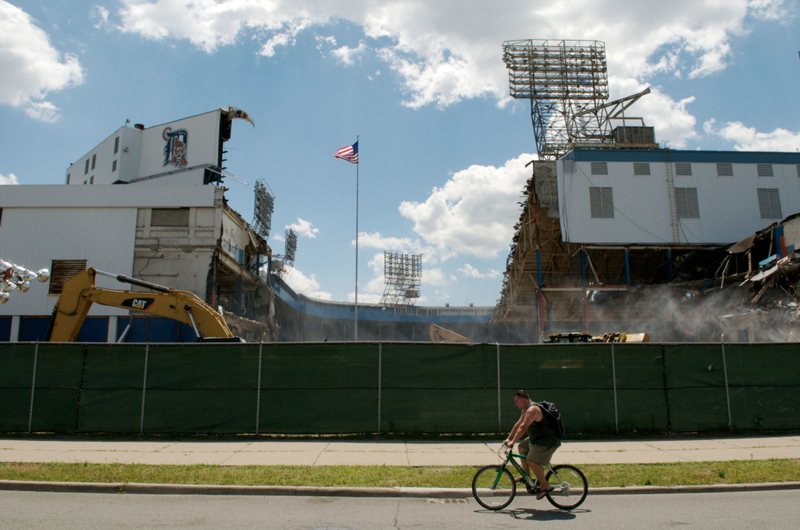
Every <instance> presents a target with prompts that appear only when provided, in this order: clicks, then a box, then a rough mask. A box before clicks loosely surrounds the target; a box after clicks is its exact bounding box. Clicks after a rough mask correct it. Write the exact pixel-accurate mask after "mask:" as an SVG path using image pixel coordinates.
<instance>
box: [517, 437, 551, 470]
mask: <svg viewBox="0 0 800 530" xmlns="http://www.w3.org/2000/svg"><path fill="white" fill-rule="evenodd" d="M517 447H518V448H517V450H518V451H519V453H520V454H522V455H525V460H527V461H528V462H533V463H534V464H539V465H540V466H546V465H547V464H549V463H550V459H551V458H553V453H555V452H556V449H558V447H542V446H541V445H531V443H530V438H525V439H524V440H522V441H521V442H520V443H519V445H518V446H517Z"/></svg>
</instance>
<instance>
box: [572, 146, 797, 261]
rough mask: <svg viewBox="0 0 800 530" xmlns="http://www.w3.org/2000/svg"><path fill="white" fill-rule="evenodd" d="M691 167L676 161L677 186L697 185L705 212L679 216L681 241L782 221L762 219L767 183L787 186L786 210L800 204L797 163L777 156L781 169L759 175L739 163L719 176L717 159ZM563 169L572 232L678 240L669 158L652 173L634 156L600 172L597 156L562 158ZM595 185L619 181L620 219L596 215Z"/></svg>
mask: <svg viewBox="0 0 800 530" xmlns="http://www.w3.org/2000/svg"><path fill="white" fill-rule="evenodd" d="M723 154H724V153H723ZM661 156H663V155H661ZM637 161H638V160H637ZM691 167H692V175H691V176H677V175H675V173H674V166H673V179H674V186H675V187H676V188H696V189H697V196H698V203H699V211H700V218H699V219H680V220H679V239H680V243H681V244H686V243H689V244H725V243H733V242H736V241H738V240H740V239H742V238H744V237H747V236H748V235H750V234H753V233H754V232H756V231H758V230H761V229H763V228H765V227H767V226H769V225H770V224H772V223H773V222H775V221H780V219H761V216H760V212H759V208H758V197H757V190H758V189H759V188H772V189H778V190H779V193H780V200H781V210H782V214H783V217H784V218H785V217H788V216H789V215H792V214H794V213H797V212H800V182H798V180H799V179H798V177H797V172H796V171H797V169H796V166H795V165H793V164H773V170H774V175H775V176H774V177H758V175H757V172H756V165H755V164H741V163H739V164H737V163H734V164H733V173H734V176H733V177H718V176H717V168H716V163H697V162H695V163H692V166H691ZM557 170H558V190H559V205H560V212H561V218H560V222H561V230H562V233H563V234H564V239H565V240H567V241H570V242H573V243H593V244H657V245H668V244H672V243H673V234H672V226H671V224H670V218H671V216H670V210H669V195H668V189H667V180H666V178H667V166H666V163H665V162H663V161H656V162H650V175H649V176H634V175H633V161H631V162H611V161H610V162H608V175H607V176H605V175H592V174H591V162H590V161H577V162H573V161H571V160H560V161H559V162H558V164H557ZM570 170H571V171H570ZM592 186H596V187H611V188H612V190H613V197H614V218H613V219H593V218H592V217H591V211H590V203H589V188H590V187H592Z"/></svg>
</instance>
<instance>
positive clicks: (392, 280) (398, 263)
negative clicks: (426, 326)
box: [380, 251, 422, 305]
mask: <svg viewBox="0 0 800 530" xmlns="http://www.w3.org/2000/svg"><path fill="white" fill-rule="evenodd" d="M383 278H384V282H385V283H386V287H385V290H384V292H383V296H382V297H381V300H380V303H381V304H384V305H414V302H416V301H417V299H418V298H419V285H420V283H421V281H422V254H405V253H402V252H387V251H384V252H383Z"/></svg>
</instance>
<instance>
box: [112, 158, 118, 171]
mask: <svg viewBox="0 0 800 530" xmlns="http://www.w3.org/2000/svg"><path fill="white" fill-rule="evenodd" d="M116 170H117V161H116V160H114V162H112V163H111V172H112V173H113V172H114V171H116Z"/></svg>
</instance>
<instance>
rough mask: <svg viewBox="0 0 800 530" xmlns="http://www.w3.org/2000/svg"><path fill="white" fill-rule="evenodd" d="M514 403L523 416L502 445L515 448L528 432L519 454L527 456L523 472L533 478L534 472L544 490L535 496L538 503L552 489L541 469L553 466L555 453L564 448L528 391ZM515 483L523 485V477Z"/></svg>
mask: <svg viewBox="0 0 800 530" xmlns="http://www.w3.org/2000/svg"><path fill="white" fill-rule="evenodd" d="M514 404H515V405H516V406H517V408H518V409H519V410H521V411H522V414H520V417H519V420H517V423H516V424H514V428H513V429H511V434H509V435H508V438H506V440H505V441H504V442H503V445H505V446H506V447H508V448H509V449H513V448H514V444H515V443H517V441H518V440H519V439H520V438H522V437H523V436H524V435H525V434H526V432H527V434H528V437H527V438H526V439H525V440H523V441H522V442H520V444H519V447H518V448H517V450H518V451H519V453H520V454H522V455H525V460H523V461H522V469H524V470H525V473H527V474H528V475H530V473H531V469H532V470H533V473H534V475H536V478H537V479H539V484H540V485H541V488H542V490H541V491H540V492H539V493H538V494H537V495H536V500H541V499H543V498H544V497H545V495H546V494H547V492H549V491H552V490H553V488H552V486H550V484H548V482H547V478H546V477H545V476H544V468H543V467H542V466H546V465H547V464H549V463H550V459H551V458H552V457H553V453H555V452H556V449H558V448H559V447H560V446H561V440H560V439H559V438H558V435H557V434H556V432H555V431H554V430H553V429H552V428H551V427H550V425H549V424H548V422H547V420H545V418H544V414H543V413H542V409H541V408H539V406H538V405H536V403H534V402H533V401H531V398H530V396H529V395H528V393H527V392H525V391H524V390H518V391H517V392H516V393H515V394H514ZM516 480H517V482H522V481H523V480H524V479H523V478H522V477H520V478H518V479H516Z"/></svg>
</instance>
